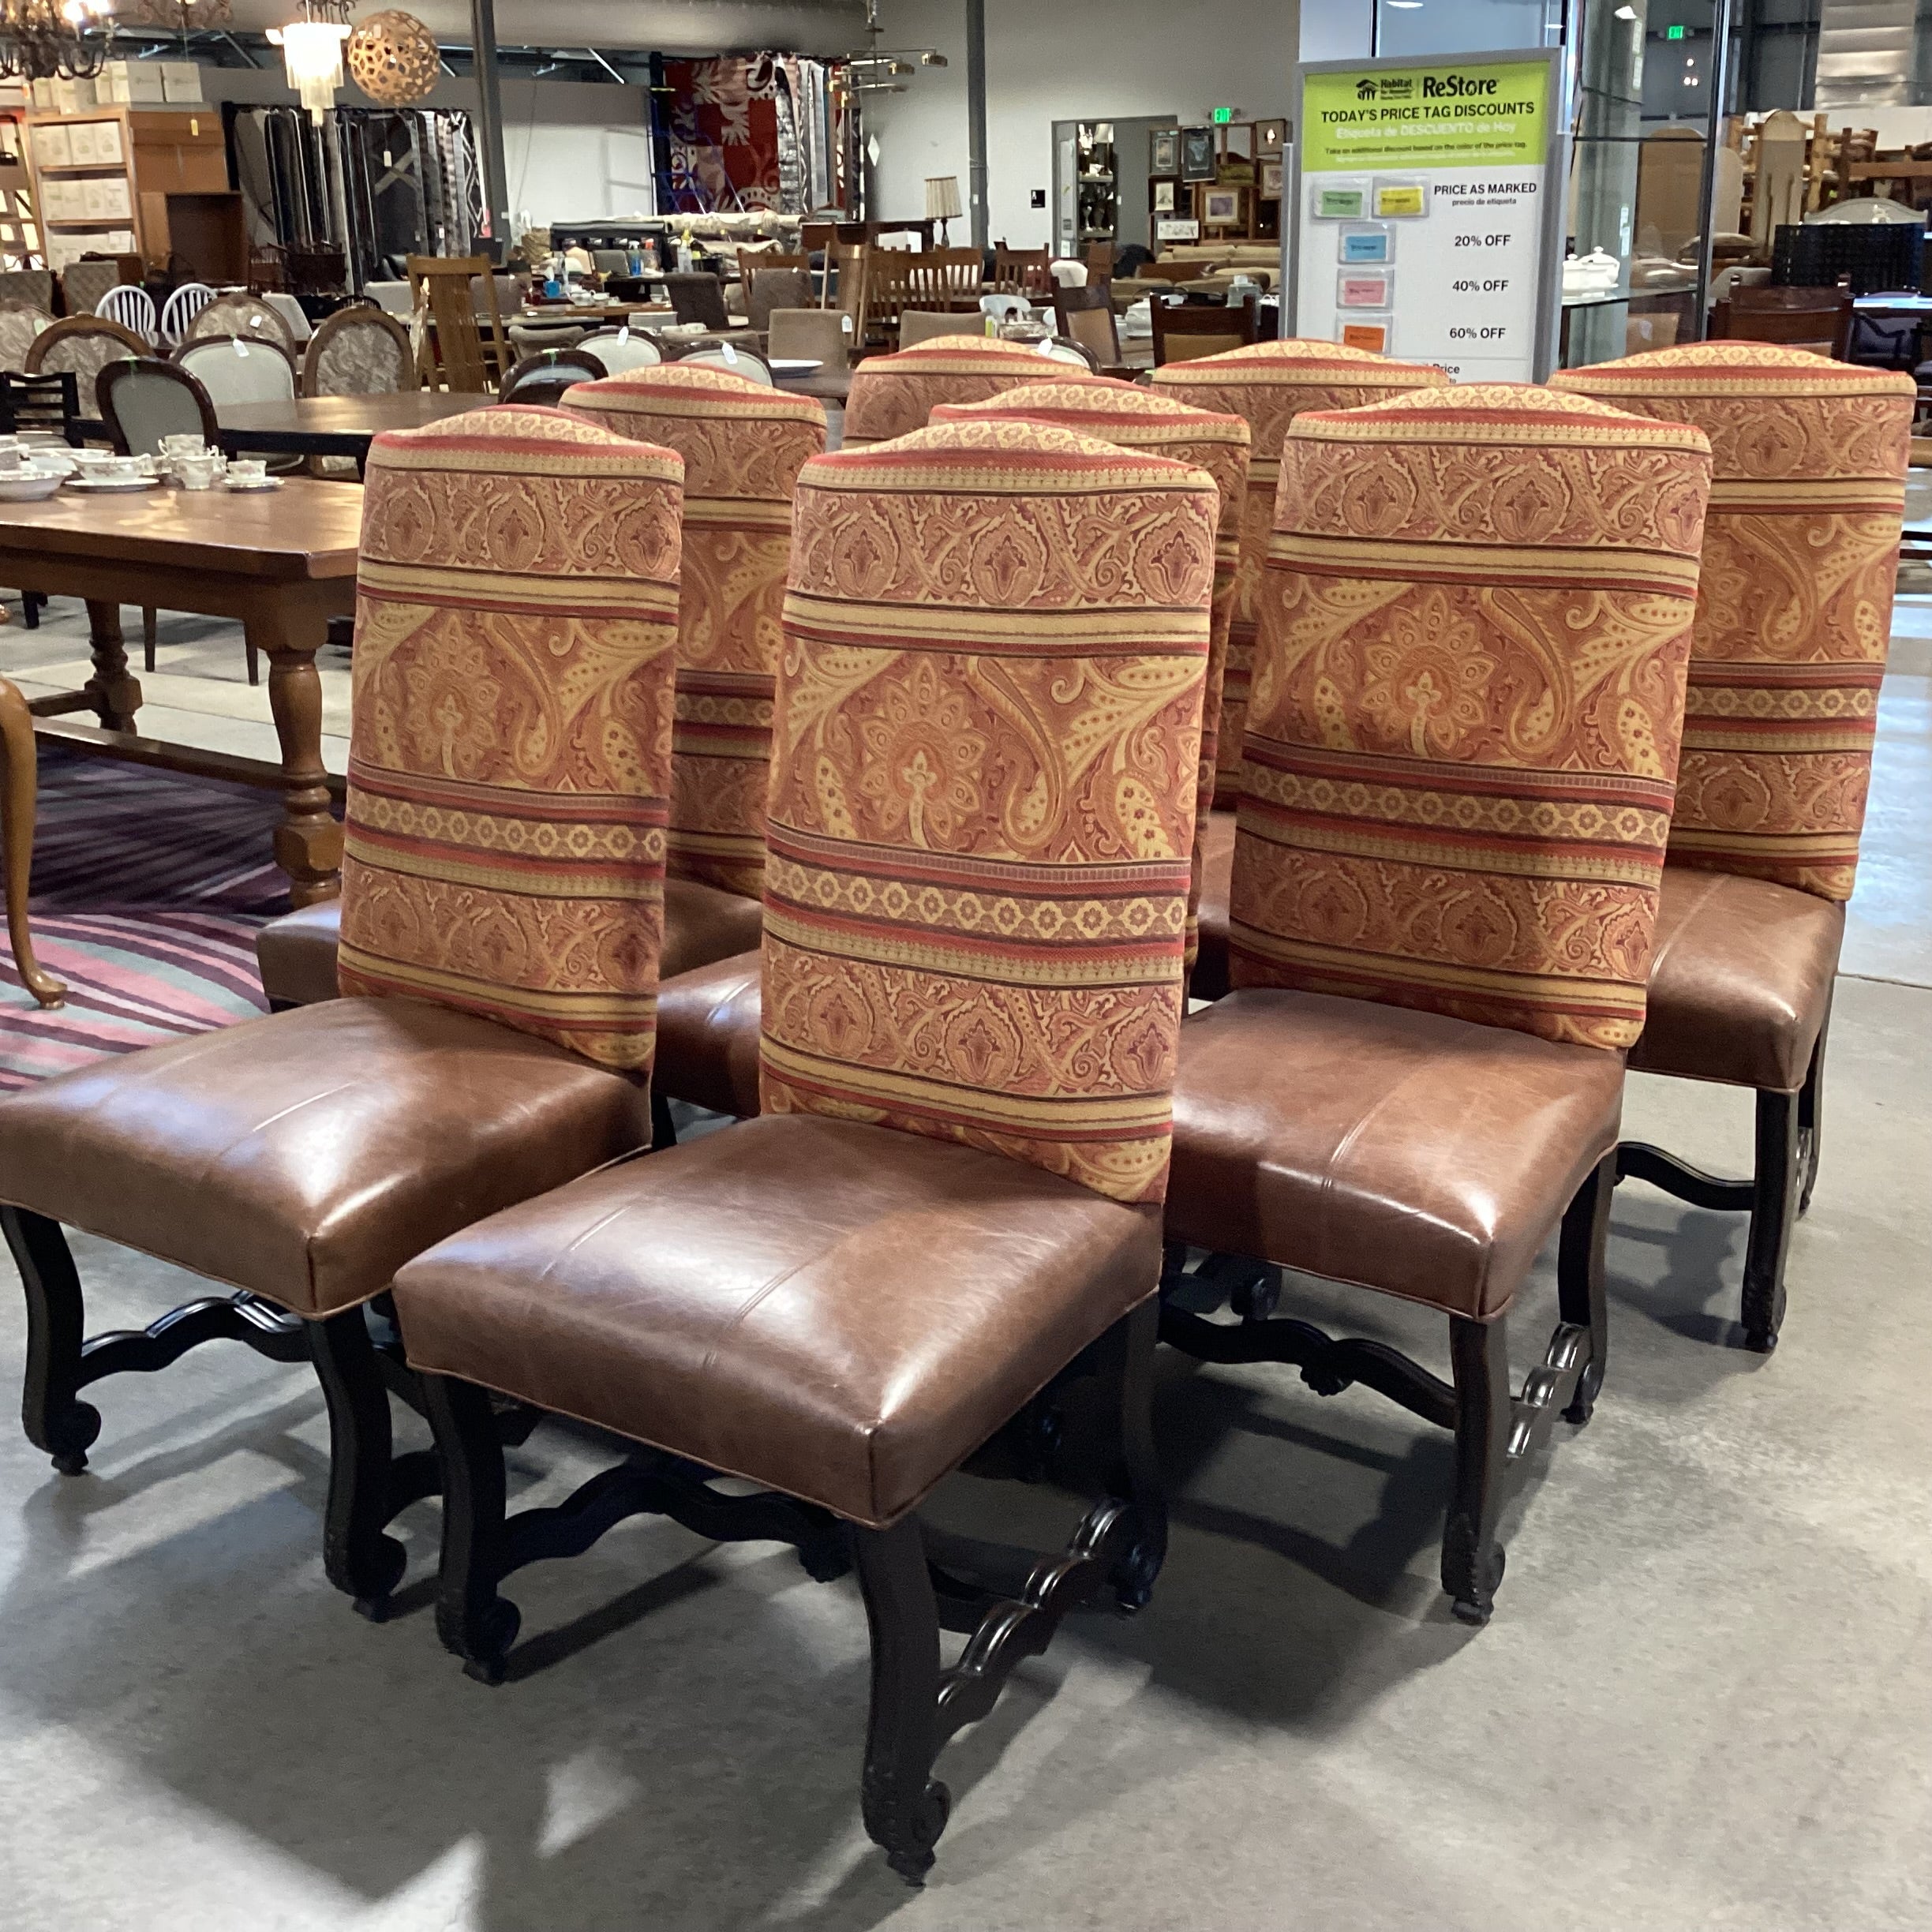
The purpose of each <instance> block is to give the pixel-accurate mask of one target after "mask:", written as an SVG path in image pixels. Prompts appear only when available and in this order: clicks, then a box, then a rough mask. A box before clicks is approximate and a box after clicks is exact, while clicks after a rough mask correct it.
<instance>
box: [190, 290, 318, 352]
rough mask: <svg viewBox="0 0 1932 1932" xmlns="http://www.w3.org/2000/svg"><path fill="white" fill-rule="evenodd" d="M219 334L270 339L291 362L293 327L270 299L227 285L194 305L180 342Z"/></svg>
mask: <svg viewBox="0 0 1932 1932" xmlns="http://www.w3.org/2000/svg"><path fill="white" fill-rule="evenodd" d="M220 335H234V336H238V337H240V338H241V340H242V341H244V342H268V343H274V344H275V346H276V347H277V348H278V349H279V350H281V351H282V353H283V354H284V355H286V357H287V358H289V360H290V361H291V362H292V361H294V359H295V331H294V330H293V329H292V328H290V327H289V325H288V319H287V317H286V316H284V315H283V313H282V312H281V311H280V310H279V309H277V308H276V307H275V305H274V304H273V303H272V302H268V301H264V300H263V298H261V297H260V296H259V295H250V294H247V293H246V292H245V291H244V290H240V289H230V290H228V292H227V294H223V295H217V296H215V298H213V299H212V301H207V302H204V304H203V305H201V307H200V308H199V309H197V310H196V311H195V313H193V316H190V317H189V320H188V325H187V327H186V328H185V329H184V330H183V331H182V344H183V345H184V346H185V344H187V343H197V342H203V341H205V340H206V339H208V337H210V336H220Z"/></svg>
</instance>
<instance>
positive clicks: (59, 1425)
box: [0, 1207, 101, 1476]
mask: <svg viewBox="0 0 1932 1932" xmlns="http://www.w3.org/2000/svg"><path fill="white" fill-rule="evenodd" d="M0 1226H4V1228H5V1229H6V1243H7V1246H8V1247H9V1249H12V1250H13V1260H14V1264H15V1265H16V1266H17V1267H18V1268H19V1270H20V1277H21V1286H22V1287H23V1288H24V1289H25V1290H26V1291H27V1380H26V1384H25V1387H24V1389H23V1391H22V1392H21V1424H22V1425H23V1426H24V1428H25V1429H26V1432H27V1440H28V1441H29V1442H30V1443H32V1444H33V1446H34V1447H36V1449H44V1450H45V1451H47V1454H48V1455H50V1456H51V1457H52V1458H54V1467H55V1468H56V1469H57V1470H59V1471H60V1473H62V1475H63V1476H78V1475H79V1474H80V1472H81V1471H82V1470H84V1469H85V1468H86V1467H87V1452H88V1448H89V1447H91V1446H92V1443H93V1441H94V1439H95V1436H98V1435H99V1433H100V1426H101V1419H100V1411H99V1410H98V1409H96V1408H95V1406H93V1404H92V1402H82V1401H80V1399H79V1395H78V1392H79V1391H80V1387H82V1382H81V1375H80V1344H81V1342H82V1339H83V1331H84V1327H85V1325H86V1320H87V1311H86V1305H85V1303H84V1301H83V1299H82V1297H81V1293H80V1275H79V1274H78V1273H77V1271H76V1270H75V1268H74V1264H73V1255H72V1253H71V1252H69V1249H68V1246H67V1237H66V1234H64V1233H63V1232H62V1229H61V1225H60V1223H59V1222H58V1221H50V1220H48V1219H47V1217H46V1216H45V1215H37V1214H30V1213H28V1211H27V1210H26V1209H25V1208H24V1207H0Z"/></svg>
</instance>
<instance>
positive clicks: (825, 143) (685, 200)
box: [651, 54, 837, 215]
mask: <svg viewBox="0 0 1932 1932" xmlns="http://www.w3.org/2000/svg"><path fill="white" fill-rule="evenodd" d="M659 71H660V72H661V74H662V77H663V80H662V86H663V87H664V88H665V89H666V90H667V91H666V92H662V93H653V95H652V96H651V99H652V104H653V113H654V114H655V115H656V117H657V127H658V132H659V134H660V136H661V138H662V140H664V142H665V147H666V148H667V149H668V157H669V167H668V178H667V179H666V180H665V183H664V188H665V197H664V212H666V213H668V214H706V215H710V214H735V213H739V212H746V211H750V210H753V209H761V208H762V209H769V210H772V211H773V212H777V213H781V214H786V215H799V214H806V213H809V212H811V211H812V210H814V209H816V208H828V207H830V206H831V205H832V204H833V202H834V201H835V200H836V199H837V189H836V180H835V166H834V148H835V142H836V132H835V129H834V125H833V107H832V100H831V92H830V80H831V76H832V69H830V68H829V67H827V66H826V65H825V64H824V63H823V62H818V61H814V60H807V59H804V58H801V57H799V56H797V55H792V54H726V55H722V56H721V57H720V58H717V59H715V60H666V61H664V62H661V63H660V64H659Z"/></svg>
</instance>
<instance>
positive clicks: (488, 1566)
mask: <svg viewBox="0 0 1932 1932" xmlns="http://www.w3.org/2000/svg"><path fill="white" fill-rule="evenodd" d="M421 1387H422V1392H423V1400H424V1406H425V1409H426V1410H427V1411H428V1413H429V1425H430V1427H431V1428H432V1429H434V1430H435V1432H436V1454H437V1455H438V1456H439V1457H440V1458H441V1461H442V1464H443V1559H442V1565H441V1570H440V1576H441V1587H440V1594H439V1595H438V1597H437V1599H436V1634H437V1635H438V1636H439V1637H440V1638H442V1640H443V1645H444V1649H447V1650H451V1651H453V1652H455V1654H456V1655H457V1656H458V1657H461V1658H462V1661H463V1669H464V1671H465V1672H466V1673H467V1674H468V1675H469V1676H472V1677H474V1678H475V1679H477V1682H478V1683H490V1684H495V1683H502V1682H503V1676H504V1659H505V1657H507V1656H508V1655H509V1653H510V1646H511V1645H512V1644H513V1643H515V1642H516V1634H517V1627H518V1625H519V1623H520V1622H521V1620H522V1619H520V1618H519V1616H518V1614H517V1608H516V1606H515V1604H513V1603H511V1601H509V1599H508V1598H507V1597H504V1596H501V1595H500V1594H499V1593H498V1591H497V1587H496V1586H497V1585H498V1584H500V1582H502V1581H503V1579H504V1574H506V1571H507V1567H508V1560H507V1550H508V1541H507V1536H506V1533H505V1530H504V1454H503V1443H502V1440H501V1437H500V1435H499V1433H498V1431H497V1428H496V1421H495V1418H494V1416H493V1414H492V1409H491V1404H490V1398H489V1396H488V1395H485V1393H484V1391H482V1390H481V1389H480V1388H477V1387H475V1386H474V1384H473V1383H468V1382H459V1381H456V1380H453V1379H452V1378H451V1377H450V1376H436V1375H425V1376H422V1377H421Z"/></svg>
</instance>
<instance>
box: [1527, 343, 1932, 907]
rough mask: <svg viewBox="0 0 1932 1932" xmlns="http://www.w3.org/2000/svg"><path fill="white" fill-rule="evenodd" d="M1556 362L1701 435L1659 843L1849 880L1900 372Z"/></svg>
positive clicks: (1870, 718)
mask: <svg viewBox="0 0 1932 1932" xmlns="http://www.w3.org/2000/svg"><path fill="white" fill-rule="evenodd" d="M1552 384H1553V385H1554V386H1556V387H1559V388H1563V389H1565V390H1567V391H1571V392H1573V393H1574V394H1577V395H1590V396H1595V397H1597V398H1600V399H1601V400H1603V401H1604V402H1611V403H1614V404H1615V405H1616V407H1618V408H1619V409H1623V410H1631V411H1633V412H1634V413H1635V414H1639V415H1643V416H1650V417H1658V418H1660V419H1661V420H1663V421H1668V422H1687V423H1694V424H1695V425H1697V427H1698V429H1702V431H1703V432H1705V435H1706V436H1709V438H1710V445H1711V462H1712V480H1711V500H1710V521H1709V525H1708V526H1707V527H1706V529H1705V536H1704V577H1703V585H1702V589H1701V590H1700V591H1699V593H1698V617H1697V629H1696V631H1695V634H1694V638H1693V641H1692V643H1691V647H1690V698H1689V702H1688V705H1687V713H1686V717H1685V719H1684V748H1683V767H1682V769H1681V770H1680V771H1679V774H1678V780H1677V811H1676V818H1675V819H1674V820H1673V821H1672V826H1671V842H1670V856H1671V861H1672V863H1673V864H1675V865H1684V866H1690V867H1699V868H1702V869H1703V870H1705V871H1717V872H1736V873H1743V874H1747V875H1748V876H1750V877H1752V878H1765V879H1771V880H1773V881H1775V882H1777V884H1779V885H1780V886H1795V887H1796V888H1797V889H1799V890H1800V891H1803V892H1810V893H1817V894H1818V897H1821V898H1825V899H1848V898H1850V897H1851V896H1852V886H1853V884H1854V882H1855V879H1856V878H1857V873H1858V849H1859V834H1860V833H1861V832H1862V831H1863V829H1864V824H1865V797H1866V788H1867V785H1868V784H1869V783H1870V777H1871V754H1872V743H1873V739H1874V733H1875V732H1876V728H1877V720H1878V686H1879V682H1880V680H1881V679H1882V677H1883V676H1884V675H1885V652H1886V650H1887V647H1888V646H1889V642H1890V639H1891V631H1892V595H1893V589H1894V587H1895V586H1896V582H1897V578H1898V547H1899V534H1900V526H1901V525H1902V523H1903V521H1904V511H1905V468H1906V462H1907V459H1908V455H1909V453H1910V447H1911V417H1912V406H1913V396H1914V392H1915V385H1914V384H1913V381H1912V379H1911V376H1906V375H1902V374H1899V373H1896V372H1893V371H1890V370H1885V369H1860V368H1858V367H1855V366H1854V365H1852V364H1850V363H1845V362H1834V361H1829V359H1828V358H1825V357H1823V356H1816V355H1811V354H1807V352H1806V351H1804V350H1799V349H1781V348H1776V347H1773V346H1769V345H1766V344H1763V343H1724V342H1719V343H1695V344H1687V346H1684V347H1683V348H1681V349H1665V350H1657V352H1655V353H1654V354H1649V355H1639V356H1631V357H1630V358H1627V360H1625V361H1621V362H1608V363H1604V365H1601V367H1599V368H1595V369H1572V370H1567V371H1565V372H1564V373H1563V374H1562V375H1560V376H1555V377H1553V378H1552Z"/></svg>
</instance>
